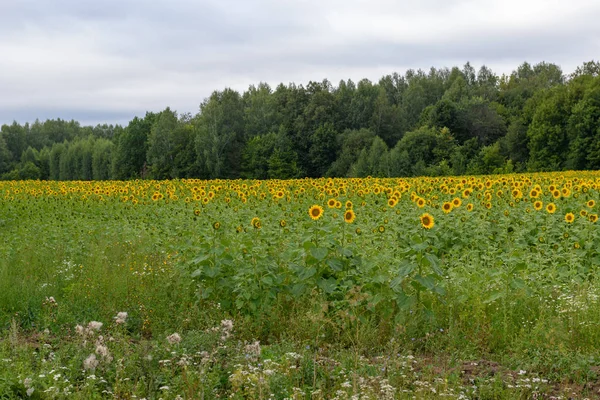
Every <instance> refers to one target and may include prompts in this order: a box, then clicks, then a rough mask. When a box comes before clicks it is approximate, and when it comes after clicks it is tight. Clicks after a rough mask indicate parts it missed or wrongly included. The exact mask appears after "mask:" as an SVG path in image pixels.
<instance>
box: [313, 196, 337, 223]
mask: <svg viewBox="0 0 600 400" xmlns="http://www.w3.org/2000/svg"><path fill="white" fill-rule="evenodd" d="M334 201H335V200H334ZM308 215H310V217H311V218H312V219H313V221H316V220H318V219H319V218H321V217H322V216H323V207H321V206H319V205H316V204H315V205H313V206H312V207H310V208H309V209H308Z"/></svg>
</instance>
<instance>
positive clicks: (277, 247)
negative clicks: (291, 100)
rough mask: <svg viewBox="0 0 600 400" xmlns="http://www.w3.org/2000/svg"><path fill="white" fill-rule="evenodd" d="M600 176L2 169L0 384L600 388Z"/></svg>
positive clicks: (432, 390)
mask: <svg viewBox="0 0 600 400" xmlns="http://www.w3.org/2000/svg"><path fill="white" fill-rule="evenodd" d="M599 187H600V173H598V172H565V173H547V174H532V175H500V176H494V177H491V176H477V177H475V176H465V177H448V178H413V179H376V178H365V179H316V180H310V179H303V180H285V181H282V180H270V181H254V180H249V181H241V180H213V181H201V180H174V181H128V182H123V181H106V182H82V181H71V182H46V181H7V182H2V183H0V229H1V231H2V236H1V237H0V252H1V254H2V255H3V257H1V258H0V329H1V330H0V366H1V367H0V398H22V397H28V398H67V397H68V398H86V399H87V398H103V397H117V398H164V399H167V398H224V397H231V398H281V399H283V398H289V399H309V398H311V399H319V398H322V399H330V398H337V399H346V398H390V399H391V398H440V397H446V398H479V399H485V398H489V399H496V398H507V399H509V398H510V399H512V398H534V397H538V398H540V397H541V398H585V397H587V398H594V397H597V396H598V395H599V393H600V392H598V390H599V389H600V387H599V386H598V384H597V382H598V380H599V377H598V373H599V368H598V367H599V365H600V353H599V350H600V329H598V327H599V324H600V313H599V312H598V311H599V304H598V302H599V301H600V298H599V297H598V296H599V294H600V285H599V283H598V279H597V269H598V266H599V265H600V254H599V252H598V249H600V234H599V233H598V223H597V219H598V201H599V200H600V198H599V196H598V190H599ZM2 396H3V397H2Z"/></svg>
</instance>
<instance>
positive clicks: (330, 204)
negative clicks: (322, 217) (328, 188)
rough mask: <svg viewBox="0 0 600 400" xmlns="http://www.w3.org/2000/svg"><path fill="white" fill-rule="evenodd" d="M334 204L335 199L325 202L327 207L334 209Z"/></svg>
mask: <svg viewBox="0 0 600 400" xmlns="http://www.w3.org/2000/svg"><path fill="white" fill-rule="evenodd" d="M335 203H336V200H335V199H329V200H327V207H329V208H334V207H335Z"/></svg>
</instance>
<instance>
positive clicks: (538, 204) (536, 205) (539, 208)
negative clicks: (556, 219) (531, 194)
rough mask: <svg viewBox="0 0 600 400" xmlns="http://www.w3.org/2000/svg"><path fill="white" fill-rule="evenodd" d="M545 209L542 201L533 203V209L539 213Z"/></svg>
mask: <svg viewBox="0 0 600 400" xmlns="http://www.w3.org/2000/svg"><path fill="white" fill-rule="evenodd" d="M543 207H544V203H542V202H541V201H539V200H538V201H535V202H534V203H533V208H534V209H535V210H536V211H539V210H541V209H542V208H543Z"/></svg>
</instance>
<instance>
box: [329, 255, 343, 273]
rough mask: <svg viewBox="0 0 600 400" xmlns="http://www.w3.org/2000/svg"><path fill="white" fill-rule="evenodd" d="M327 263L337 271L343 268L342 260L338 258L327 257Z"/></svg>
mask: <svg viewBox="0 0 600 400" xmlns="http://www.w3.org/2000/svg"><path fill="white" fill-rule="evenodd" d="M327 265H329V267H330V268H331V269H332V270H333V271H335V272H339V271H341V270H343V269H344V261H342V260H340V259H339V258H330V259H328V260H327Z"/></svg>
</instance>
